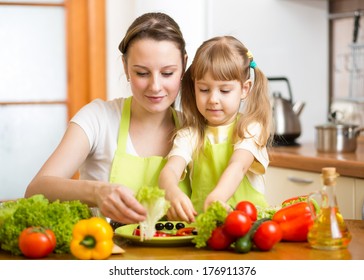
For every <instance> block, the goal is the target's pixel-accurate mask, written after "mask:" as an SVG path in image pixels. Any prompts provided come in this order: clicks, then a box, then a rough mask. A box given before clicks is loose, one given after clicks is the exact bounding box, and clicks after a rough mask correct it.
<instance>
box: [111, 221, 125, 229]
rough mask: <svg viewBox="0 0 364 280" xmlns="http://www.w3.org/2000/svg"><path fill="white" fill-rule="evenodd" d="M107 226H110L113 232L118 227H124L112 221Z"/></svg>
mask: <svg viewBox="0 0 364 280" xmlns="http://www.w3.org/2000/svg"><path fill="white" fill-rule="evenodd" d="M109 224H110V225H111V227H112V229H113V230H116V229H117V228H118V227H121V226H124V224H122V223H119V222H116V221H114V220H110V223H109Z"/></svg>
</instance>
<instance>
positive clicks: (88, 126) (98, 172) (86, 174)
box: [71, 98, 138, 182]
mask: <svg viewBox="0 0 364 280" xmlns="http://www.w3.org/2000/svg"><path fill="white" fill-rule="evenodd" d="M124 100H125V99H124V98H117V99H113V100H110V101H103V100H101V99H96V100H94V101H92V102H90V103H89V104H87V105H85V106H84V107H83V108H82V109H81V110H80V111H79V112H78V113H77V114H76V115H75V116H74V117H73V118H72V119H71V122H73V123H76V124H78V125H79V126H80V127H81V128H82V129H83V130H84V132H85V133H86V135H87V138H88V141H89V144H90V153H89V155H88V156H87V158H86V160H85V162H84V163H83V164H82V166H81V167H80V179H84V180H98V181H103V182H107V181H109V176H110V170H111V165H112V160H113V158H114V154H115V151H116V147H117V143H118V142H117V141H118V133H119V126H120V119H121V113H122V109H123V106H124ZM126 152H127V153H129V154H132V155H135V156H138V154H137V153H136V151H135V149H134V147H133V144H132V142H131V139H130V136H129V134H128V139H127V147H126Z"/></svg>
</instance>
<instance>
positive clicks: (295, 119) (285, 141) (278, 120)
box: [268, 77, 305, 145]
mask: <svg viewBox="0 0 364 280" xmlns="http://www.w3.org/2000/svg"><path fill="white" fill-rule="evenodd" d="M268 81H269V82H283V83H285V84H286V86H287V88H288V94H289V98H288V99H287V98H283V97H282V94H281V92H273V94H272V111H273V123H274V129H273V134H274V137H273V139H274V141H273V144H276V145H294V144H296V142H295V140H296V139H297V138H298V137H299V136H300V135H301V123H300V120H299V115H300V114H301V112H302V109H303V108H304V106H305V103H304V102H296V103H293V98H292V91H291V86H290V83H289V81H288V79H287V78H286V77H268Z"/></svg>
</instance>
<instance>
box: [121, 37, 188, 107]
mask: <svg viewBox="0 0 364 280" xmlns="http://www.w3.org/2000/svg"><path fill="white" fill-rule="evenodd" d="M124 68H125V73H126V75H127V77H128V79H129V80H130V86H131V90H132V93H133V100H134V101H136V102H137V103H138V104H139V105H140V106H141V107H143V108H144V109H145V110H146V111H148V112H150V113H157V112H162V111H165V110H167V109H168V108H169V107H170V106H171V104H172V103H173V102H174V101H175V99H176V97H177V94H178V92H179V89H180V83H181V77H182V75H183V73H182V72H183V70H182V69H183V65H182V61H181V51H180V50H179V49H178V48H177V47H176V45H175V44H174V43H173V42H170V41H155V40H152V39H141V40H137V41H135V42H133V43H132V45H130V47H129V49H128V54H127V58H126V61H124Z"/></svg>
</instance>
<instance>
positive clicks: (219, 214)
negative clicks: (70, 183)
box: [192, 201, 227, 248]
mask: <svg viewBox="0 0 364 280" xmlns="http://www.w3.org/2000/svg"><path fill="white" fill-rule="evenodd" d="M226 216H227V210H226V208H225V207H224V206H223V205H222V204H221V203H220V202H218V201H216V202H213V203H211V204H210V205H209V207H208V208H207V209H206V211H205V212H204V213H201V214H199V215H198V216H197V218H196V223H195V226H196V229H197V232H198V235H196V236H195V237H194V239H193V240H192V242H193V243H195V244H196V248H202V247H205V246H206V245H207V243H206V242H207V240H208V239H209V238H210V237H211V234H212V231H213V230H214V229H215V228H216V227H217V226H218V225H221V224H223V223H224V222H225V219H226Z"/></svg>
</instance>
